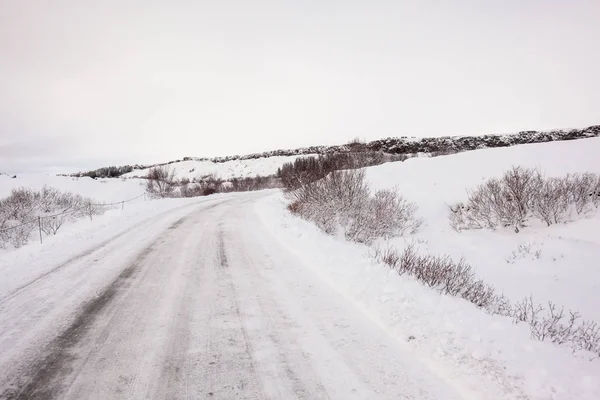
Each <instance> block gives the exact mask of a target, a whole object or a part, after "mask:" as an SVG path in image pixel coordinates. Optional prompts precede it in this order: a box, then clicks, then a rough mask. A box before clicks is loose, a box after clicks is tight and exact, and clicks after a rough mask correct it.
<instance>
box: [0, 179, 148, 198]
mask: <svg viewBox="0 0 600 400" xmlns="http://www.w3.org/2000/svg"><path fill="white" fill-rule="evenodd" d="M144 184H145V181H142V180H139V179H127V180H125V179H98V180H95V179H91V178H87V177H85V178H72V177H65V176H56V175H51V174H34V173H32V174H19V175H16V178H12V176H8V175H0V198H4V197H6V196H8V195H9V194H10V192H11V190H13V189H16V188H19V187H26V188H31V189H41V188H42V187H44V186H46V185H47V186H51V187H54V188H56V189H59V190H60V191H65V192H71V193H76V194H80V195H82V196H84V197H89V198H92V199H94V200H96V201H98V202H107V203H109V202H118V201H123V200H127V199H131V198H133V197H137V196H139V195H141V194H143V193H144V191H145V190H146V189H145V187H144Z"/></svg>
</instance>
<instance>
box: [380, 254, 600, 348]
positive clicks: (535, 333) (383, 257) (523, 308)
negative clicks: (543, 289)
mask: <svg viewBox="0 0 600 400" xmlns="http://www.w3.org/2000/svg"><path fill="white" fill-rule="evenodd" d="M373 257H374V258H375V259H376V260H377V261H379V262H382V263H384V264H386V265H388V266H389V267H390V268H391V269H393V270H395V271H396V272H397V273H398V274H399V275H404V274H407V275H410V276H412V277H414V278H415V279H417V280H418V281H419V282H421V283H423V284H424V285H426V286H428V287H430V288H433V289H435V290H436V291H437V292H438V293H441V294H446V295H451V296H457V297H462V298H463V299H465V300H467V301H469V302H471V303H472V304H474V305H476V306H477V307H481V308H483V309H485V310H486V311H487V312H488V313H490V314H492V315H501V316H505V317H510V318H511V319H512V320H513V322H514V323H526V324H527V325H528V326H529V329H530V332H531V337H532V338H533V339H536V340H540V341H544V340H549V341H551V342H553V343H556V344H558V345H567V346H570V347H571V348H572V349H573V351H574V352H575V351H579V350H585V351H590V352H592V353H594V354H596V355H598V356H600V325H598V324H597V323H596V322H594V321H586V320H581V316H580V315H579V313H577V312H572V311H569V312H568V314H567V313H565V311H564V307H561V308H559V307H558V306H557V305H556V304H554V303H552V302H549V303H548V306H547V307H543V306H541V305H540V304H536V303H535V302H534V301H533V299H532V298H531V297H528V298H525V299H523V300H522V301H520V302H517V303H515V304H512V303H511V302H510V300H509V299H508V298H506V297H505V296H504V295H498V294H497V293H496V291H495V290H494V288H493V287H492V286H490V285H487V284H486V283H484V282H483V281H482V280H479V279H476V278H475V274H474V271H473V269H472V267H471V266H470V265H468V264H467V263H466V262H465V260H464V259H460V260H459V261H458V262H456V261H454V260H452V259H451V258H450V257H449V256H433V255H420V254H418V253H417V251H416V249H415V245H414V244H410V245H408V246H407V247H406V248H405V249H404V251H403V252H402V253H401V254H400V253H399V252H398V251H397V250H396V249H395V248H393V247H391V246H389V244H388V245H387V247H385V248H381V247H376V248H375V249H374V253H373Z"/></svg>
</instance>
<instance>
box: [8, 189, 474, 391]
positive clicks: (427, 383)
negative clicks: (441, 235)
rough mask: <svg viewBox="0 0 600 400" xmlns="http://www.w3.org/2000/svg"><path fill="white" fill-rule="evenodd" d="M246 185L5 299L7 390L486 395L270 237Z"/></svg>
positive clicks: (54, 269) (75, 260)
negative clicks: (461, 382) (449, 375)
mask: <svg viewBox="0 0 600 400" xmlns="http://www.w3.org/2000/svg"><path fill="white" fill-rule="evenodd" d="M264 195H265V194H261V193H251V194H245V195H241V196H233V197H223V198H220V199H217V200H211V201H204V202H201V203H196V204H191V205H186V206H183V207H179V208H177V209H174V210H172V211H170V212H166V213H163V214H161V215H159V216H158V217H157V218H154V219H152V220H148V221H145V222H143V223H139V224H138V225H136V226H134V227H133V228H131V229H129V230H126V231H124V232H120V233H119V234H118V235H116V236H115V237H114V239H112V240H110V239H109V240H106V241H104V242H103V243H102V244H101V245H98V246H94V247H93V248H91V249H89V250H88V251H86V252H84V253H82V254H80V255H79V256H77V257H71V259H70V260H69V261H67V262H65V263H62V264H60V265H56V266H48V268H47V272H45V273H44V274H43V275H41V276H40V277H38V278H36V279H32V280H31V281H29V282H28V283H27V284H24V285H21V286H19V287H17V288H14V290H12V291H10V292H8V293H5V294H4V296H3V297H1V298H0V321H2V325H1V326H0V398H11V399H13V398H14V399H52V398H60V399H142V398H143V399H146V398H153V399H180V398H189V399H205V398H210V399H234V398H239V399H267V398H268V399H327V398H329V399H400V398H401V399H458V398H477V396H476V395H472V394H470V393H469V392H468V391H464V390H461V388H460V387H459V386H457V385H456V384H455V383H453V382H452V381H451V380H449V379H445V378H444V376H445V375H444V374H443V372H442V373H441V371H440V370H438V369H436V368H431V366H427V365H428V364H426V363H421V362H420V361H419V360H416V359H414V355H413V354H410V353H409V352H407V351H406V350H405V347H403V346H402V344H401V343H399V342H398V341H397V340H396V339H394V338H392V337H391V336H390V335H389V334H388V333H386V332H384V331H383V330H382V329H380V327H378V326H377V325H376V324H374V323H373V322H372V321H370V320H369V319H367V318H366V317H365V316H364V314H362V313H360V312H358V311H357V310H356V309H355V307H354V306H353V305H352V304H350V303H349V302H348V301H347V300H346V299H345V298H344V297H342V296H341V295H340V294H338V293H337V292H335V291H334V290H332V289H331V287H330V286H329V285H328V284H327V283H325V282H324V281H323V280H321V279H320V277H319V276H318V275H317V274H316V273H315V272H314V271H312V270H311V269H309V268H306V267H305V266H304V265H303V264H302V262H300V260H299V259H298V258H297V255H294V254H293V253H292V252H290V251H289V250H287V249H285V248H283V247H282V246H281V245H280V244H278V242H277V241H276V240H273V237H272V236H271V235H270V234H269V233H268V229H266V227H264V225H262V223H261V218H260V217H259V216H258V215H256V211H255V207H254V202H255V201H257V200H258V199H260V198H261V197H262V196H264Z"/></svg>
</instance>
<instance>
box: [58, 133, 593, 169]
mask: <svg viewBox="0 0 600 400" xmlns="http://www.w3.org/2000/svg"><path fill="white" fill-rule="evenodd" d="M598 136H600V125H593V126H590V127H587V128H584V129H571V130H550V131H523V132H519V133H515V134H505V135H483V136H443V137H434V138H414V137H406V136H404V137H399V138H387V139H379V140H374V141H372V142H368V143H358V142H357V143H349V144H344V145H335V146H310V147H302V148H298V149H287V150H273V151H266V152H263V153H254V154H247V155H234V156H228V157H214V158H199V157H184V158H183V159H181V160H175V161H170V162H168V163H162V164H151V165H139V164H138V165H125V166H120V167H116V166H112V167H105V168H99V169H97V170H93V171H87V172H78V173H75V174H71V175H69V176H75V177H83V176H89V177H92V178H96V177H97V178H111V177H118V176H121V175H125V174H128V175H129V176H131V175H132V174H131V173H132V172H134V171H136V170H137V171H142V170H146V169H148V168H152V167H155V166H161V165H170V164H174V163H181V162H183V161H186V162H189V161H195V162H202V163H204V164H206V165H209V164H222V163H230V162H232V161H244V160H256V159H263V158H264V159H267V158H272V157H279V158H280V159H279V160H278V162H279V161H281V163H282V164H283V163H284V162H289V159H286V158H287V157H297V156H307V155H324V154H330V153H352V152H364V151H371V152H382V153H387V154H396V155H398V154H406V155H414V154H418V153H430V154H433V155H439V154H447V153H458V152H461V151H468V150H476V149H483V148H493V147H509V146H515V145H519V144H528V143H544V142H553V141H560V140H576V139H585V138H591V137H598ZM271 164H272V163H271ZM190 169H191V168H190ZM227 169H228V170H230V168H227ZM234 169H235V170H237V168H234ZM271 169H272V168H269V169H268V172H271ZM207 170H211V171H212V170H215V171H218V170H219V168H214V167H211V168H208V169H207ZM249 170H252V171H254V169H253V168H250V169H249ZM259 170H260V168H259ZM275 170H276V168H275ZM260 172H267V171H262V170H261V171H260ZM211 173H212V172H211ZM273 173H274V172H273ZM136 175H139V174H136Z"/></svg>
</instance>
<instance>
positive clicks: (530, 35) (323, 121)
mask: <svg viewBox="0 0 600 400" xmlns="http://www.w3.org/2000/svg"><path fill="white" fill-rule="evenodd" d="M599 20H600V1H599V0H595V1H594V0H592V1H579V0H573V1H567V0H563V1H557V0H493V1H492V0H477V1H467V0H462V1H461V0H456V1H400V0H397V1H381V0H368V1H367V0H363V1H353V0H320V1H316V0H315V1H300V0H296V1H285V0H279V1H277V0H263V1H261V0H256V1H250V0H213V1H202V0H196V1H192V0H190V1H183V0H171V1H166V0H165V1H151V0H143V1H135V0H118V1H116V0H104V1H96V0H93V1H91V0H0V171H2V170H5V171H11V172H12V171H21V170H25V169H40V168H43V169H57V168H58V169H65V168H66V169H68V170H78V169H80V168H88V167H100V166H104V165H106V164H108V163H118V164H123V163H134V162H158V161H164V160H169V159H175V158H181V157H184V156H217V155H231V154H240V153H249V152H256V151H264V150H271V149H276V148H289V147H297V146H304V145H316V144H336V143H344V142H346V141H347V140H349V139H351V138H353V137H361V138H363V139H367V140H370V139H377V138H381V137H388V136H402V135H408V136H442V135H454V134H484V133H501V132H513V131H518V130H523V129H549V128H564V127H583V126H588V125H593V124H598V123H600V101H599V98H600V76H599V74H600V23H598V21H599Z"/></svg>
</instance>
